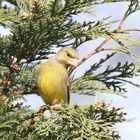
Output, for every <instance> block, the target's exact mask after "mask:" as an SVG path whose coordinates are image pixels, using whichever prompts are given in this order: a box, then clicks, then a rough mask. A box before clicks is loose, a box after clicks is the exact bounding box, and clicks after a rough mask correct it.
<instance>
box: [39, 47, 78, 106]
mask: <svg viewBox="0 0 140 140" xmlns="http://www.w3.org/2000/svg"><path fill="white" fill-rule="evenodd" d="M78 59H79V55H78V53H77V52H76V51H75V50H74V49H72V48H70V47H63V48H61V49H60V50H59V51H58V52H57V53H56V54H55V55H53V56H51V57H50V58H49V59H48V61H47V62H45V63H41V64H40V65H39V66H38V69H37V74H36V75H37V88H38V92H39V94H40V96H41V97H42V99H43V100H44V102H45V103H46V104H47V105H50V106H54V107H55V106H59V105H60V104H61V103H62V102H64V103H67V104H69V102H70V94H69V86H70V80H69V74H68V69H69V68H70V67H76V66H77V64H78Z"/></svg>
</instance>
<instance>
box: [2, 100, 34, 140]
mask: <svg viewBox="0 0 140 140" xmlns="http://www.w3.org/2000/svg"><path fill="white" fill-rule="evenodd" d="M12 100H13V99H10V100H9V101H7V102H5V103H4V102H2V101H0V106H1V108H0V124H1V125H0V139H1V140H9V139H10V140H25V139H24V137H26V134H28V127H27V126H29V125H30V122H31V117H32V116H31V115H32V114H31V113H30V112H29V111H28V109H27V107H23V106H22V104H16V105H13V104H12ZM14 100H15V99H14Z"/></svg>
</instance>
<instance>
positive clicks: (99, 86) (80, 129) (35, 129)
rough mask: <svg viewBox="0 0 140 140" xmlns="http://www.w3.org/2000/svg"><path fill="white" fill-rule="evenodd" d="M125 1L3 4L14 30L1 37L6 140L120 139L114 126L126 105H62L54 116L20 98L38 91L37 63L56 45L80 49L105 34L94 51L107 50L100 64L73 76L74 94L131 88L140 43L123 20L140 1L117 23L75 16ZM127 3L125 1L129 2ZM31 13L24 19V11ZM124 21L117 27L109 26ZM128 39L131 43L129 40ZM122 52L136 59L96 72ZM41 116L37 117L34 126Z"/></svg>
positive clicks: (1, 113)
mask: <svg viewBox="0 0 140 140" xmlns="http://www.w3.org/2000/svg"><path fill="white" fill-rule="evenodd" d="M122 1H123V0H104V1H99V0H97V1H96V0H64V1H62V0H50V1H46V0H40V1H37V0H30V1H27V0H23V1H20V0H16V1H14V0H12V1H11V0H7V2H10V3H12V4H14V5H15V8H8V7H7V6H3V7H2V6H1V7H0V17H2V18H0V24H1V25H2V26H3V27H5V28H7V27H9V28H10V30H11V34H9V35H7V36H1V37H0V44H1V46H0V96H1V100H0V105H1V108H0V123H1V126H0V139H3V140H9V139H10V140H12V139H15V140H26V139H27V140H38V139H42V140H57V139H58V140H66V139H67V140H99V139H100V140H118V139H120V136H119V134H118V132H117V131H116V130H115V129H114V125H115V124H116V123H118V122H123V121H125V118H124V115H125V113H123V112H122V109H121V108H115V107H112V108H111V107H109V106H108V105H107V104H105V103H104V102H99V103H97V104H95V105H90V106H88V105H86V106H78V105H74V106H68V105H62V107H61V108H59V109H58V110H53V111H52V114H51V115H50V116H47V117H46V116H43V115H41V116H37V114H36V113H35V112H34V111H31V110H30V109H29V107H25V106H23V105H22V104H17V103H15V101H16V100H17V99H18V98H20V97H22V96H23V95H26V94H35V92H36V91H35V75H34V71H35V69H34V68H35V66H36V65H37V64H38V63H39V61H40V60H42V59H47V58H48V57H49V55H50V54H54V53H55V51H54V50H55V48H58V47H64V46H72V47H73V48H75V49H77V48H78V47H79V46H80V45H82V44H83V43H86V42H88V41H91V40H95V39H97V38H99V37H103V38H104V39H105V40H104V42H103V43H102V44H101V45H100V46H98V47H97V48H96V49H95V50H93V53H92V54H91V55H92V56H94V55H95V54H98V53H100V52H103V51H114V52H113V53H110V52H109V53H108V55H107V56H106V57H103V58H101V59H100V60H99V62H97V63H94V64H92V65H91V68H90V69H89V70H87V71H85V73H84V74H83V75H82V76H81V77H77V78H71V92H76V93H79V94H86V95H93V96H94V95H95V93H96V92H97V91H98V92H103V93H112V94H117V95H123V93H124V92H126V91H127V90H126V89H125V87H124V86H123V85H124V84H125V83H130V84H133V85H135V86H139V85H138V84H136V83H132V82H131V81H129V80H128V78H129V79H130V78H133V77H134V76H138V74H139V71H140V70H139V69H140V66H139V61H138V59H139V56H136V55H135V54H133V52H132V51H131V50H132V47H133V46H140V42H139V40H136V39H134V38H133V37H132V36H131V34H130V31H140V29H139V28H138V29H136V28H130V29H123V28H122V25H123V22H124V21H125V20H126V19H127V17H128V16H129V15H131V14H132V13H134V12H136V11H137V10H139V9H140V7H139V2H138V0H131V1H129V6H128V9H126V13H125V14H124V16H123V18H122V19H121V20H120V21H118V20H116V21H114V20H111V17H105V18H103V19H101V20H99V21H90V22H83V23H80V22H78V21H77V20H75V19H74V18H73V17H74V16H75V15H79V14H81V13H82V14H87V13H88V14H92V12H91V11H90V8H91V6H93V5H98V4H104V3H111V2H122ZM124 1H126V0H124ZM21 11H22V12H26V14H27V15H28V17H26V18H24V19H23V18H22V17H21V18H19V14H20V12H21ZM114 23H119V26H118V28H116V29H112V28H110V27H111V26H112V25H113V24H114ZM110 39H112V40H114V41H115V42H117V43H118V46H117V47H112V48H105V47H104V44H105V43H106V42H107V41H109V40H110ZM124 40H127V41H129V42H130V43H129V44H127V43H125V41H124ZM118 52H123V53H125V54H127V55H129V56H130V57H131V58H132V60H133V61H132V63H128V62H126V63H124V64H121V62H118V63H117V64H116V66H115V67H113V66H111V65H109V66H107V67H106V69H105V70H104V71H103V72H101V73H98V74H96V71H97V70H98V69H99V68H100V67H102V65H103V64H104V63H105V62H106V61H107V60H109V59H111V58H112V57H114V55H116V53H118ZM84 61H85V59H83V60H82V61H81V63H84ZM34 116H37V118H38V121H37V122H36V123H35V124H33V125H31V122H32V119H33V117H34Z"/></svg>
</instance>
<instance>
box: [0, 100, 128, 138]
mask: <svg viewBox="0 0 140 140" xmlns="http://www.w3.org/2000/svg"><path fill="white" fill-rule="evenodd" d="M0 103H1V109H0V123H1V126H0V139H1V140H9V139H10V140H38V139H42V140H54V139H55V140H56V139H58V140H66V139H67V140H76V139H77V140H90V139H100V140H118V139H119V138H120V136H119V134H118V132H117V131H116V130H115V129H114V124H116V123H121V122H123V121H125V119H124V116H125V113H123V112H122V111H121V108H114V107H113V108H112V107H109V105H107V104H105V103H104V102H99V103H98V104H96V105H90V106H87V105H85V106H78V105H74V106H69V105H63V106H62V107H61V108H59V109H57V110H52V114H51V115H50V116H48V117H45V116H42V117H38V121H37V122H36V124H35V125H31V118H32V116H33V113H30V111H29V110H28V109H27V108H26V107H23V105H22V104H15V105H13V104H12V102H11V101H8V102H6V103H3V102H0Z"/></svg>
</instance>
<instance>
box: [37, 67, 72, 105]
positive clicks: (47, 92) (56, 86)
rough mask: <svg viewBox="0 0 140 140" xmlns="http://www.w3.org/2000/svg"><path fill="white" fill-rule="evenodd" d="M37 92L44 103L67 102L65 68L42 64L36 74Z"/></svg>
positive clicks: (66, 75)
mask: <svg viewBox="0 0 140 140" xmlns="http://www.w3.org/2000/svg"><path fill="white" fill-rule="evenodd" d="M37 77H38V78H37V85H38V89H39V93H40V95H41V97H42V98H43V100H44V101H45V103H47V104H55V103H56V102H58V103H59V102H61V100H63V101H64V102H67V96H68V95H67V92H68V91H67V86H68V83H69V80H68V74H67V70H66V69H65V68H63V67H61V66H55V67H53V66H49V65H42V66H41V67H40V69H39V72H38V76H37Z"/></svg>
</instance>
